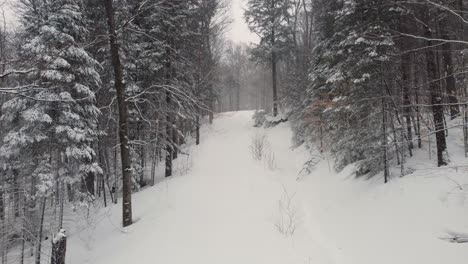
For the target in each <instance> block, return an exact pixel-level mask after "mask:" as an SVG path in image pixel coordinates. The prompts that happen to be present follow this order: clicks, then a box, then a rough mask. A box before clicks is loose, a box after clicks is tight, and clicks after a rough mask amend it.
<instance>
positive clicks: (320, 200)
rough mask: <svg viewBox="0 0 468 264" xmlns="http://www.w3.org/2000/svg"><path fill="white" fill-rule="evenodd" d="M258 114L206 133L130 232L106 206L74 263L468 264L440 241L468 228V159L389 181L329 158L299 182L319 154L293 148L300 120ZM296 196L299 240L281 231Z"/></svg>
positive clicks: (74, 241) (139, 197) (217, 124)
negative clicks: (269, 122)
mask: <svg viewBox="0 0 468 264" xmlns="http://www.w3.org/2000/svg"><path fill="white" fill-rule="evenodd" d="M252 115H253V112H237V113H223V114H219V115H218V116H217V118H216V119H215V120H214V124H213V125H212V126H204V127H203V129H202V140H201V142H202V143H201V145H200V146H198V147H194V149H193V151H192V155H193V158H192V160H193V161H192V163H193V166H192V167H191V169H190V170H188V171H187V173H186V174H185V175H179V176H175V177H172V178H170V179H165V180H163V181H161V182H159V183H158V184H157V185H155V186H154V187H150V188H147V189H145V190H143V191H141V192H139V193H135V194H134V195H133V213H134V220H135V223H134V224H133V225H131V226H130V227H128V228H121V227H120V226H121V204H120V201H119V204H118V205H115V206H113V207H111V208H110V209H109V208H108V209H102V210H100V211H99V214H98V216H96V217H95V218H94V220H92V221H91V220H90V221H89V222H90V223H91V227H88V226H81V227H78V226H77V227H76V228H74V229H72V230H70V232H69V234H68V238H69V241H68V249H67V254H68V255H67V263H69V264H82V263H92V264H111V263H112V264H124V263H125V264H128V263H139V264H147V263H148V264H149V263H161V264H187V263H193V264H231V263H232V264H276V263H278V264H280V263H281V264H311V263H314V264H329V263H337V264H376V263H378V264H386V263H389V264H390V263H392V264H405V263H408V264H443V263H451V264H457V263H460V264H461V263H467V261H468V244H456V243H448V242H447V241H444V240H441V239H440V238H441V237H444V236H447V231H456V232H466V231H467V230H468V208H467V205H466V202H465V199H466V194H467V193H466V191H465V188H466V184H467V183H468V179H467V178H468V177H467V173H466V168H464V167H461V166H462V165H460V164H461V163H462V162H463V160H464V158H463V159H462V158H460V159H459V160H457V159H455V158H452V167H454V164H455V166H460V167H459V168H458V167H457V168H446V169H443V170H440V169H427V168H433V167H434V165H433V164H432V163H433V162H434V161H432V163H431V162H428V163H427V164H426V163H423V162H419V163H418V162H416V161H417V160H425V159H427V157H424V158H422V157H421V158H420V159H418V155H424V154H423V152H420V153H416V155H415V156H416V157H415V158H414V159H413V160H411V161H410V162H409V165H408V168H412V169H414V170H415V169H418V168H424V170H415V171H414V173H412V174H410V175H407V176H405V177H403V178H399V177H397V176H394V177H393V178H392V179H391V181H390V183H388V184H383V183H382V178H381V177H375V178H373V179H371V180H365V179H355V178H354V177H353V175H352V174H353V167H352V166H349V167H347V168H346V169H345V170H344V171H342V172H341V173H336V172H335V171H334V170H333V169H332V167H330V165H329V164H332V163H333V162H332V160H329V159H327V158H324V159H323V160H322V161H321V162H320V163H319V164H318V165H317V166H316V168H315V169H314V170H312V172H311V173H310V175H307V176H305V177H302V178H300V179H299V180H297V179H298V174H299V172H300V171H301V169H302V167H303V164H304V162H306V161H307V160H308V158H309V155H310V151H309V150H307V149H306V148H305V147H300V148H297V149H291V145H292V143H291V140H290V139H291V138H292V134H291V131H290V128H289V124H288V123H282V124H279V125H278V126H276V127H274V128H269V129H264V128H254V127H253V120H252V119H251V117H252ZM258 133H265V135H266V136H267V138H268V142H269V144H268V145H269V147H267V149H268V150H267V151H268V152H269V153H270V155H269V157H270V158H269V160H270V163H271V160H274V161H273V162H274V163H275V164H274V165H275V166H273V167H272V166H269V165H268V162H266V161H263V162H262V161H256V160H254V159H253V158H252V155H251V152H250V148H249V146H250V144H251V138H252V137H253V136H254V135H255V134H258ZM457 144H458V143H457V141H456V140H454V141H453V142H452V143H451V144H449V148H450V147H453V148H456V147H460V146H459V145H457ZM271 157H274V158H271ZM418 166H419V167H418ZM395 171H397V168H393V169H392V175H398V174H397V173H396V172H395ZM285 192H286V193H287V194H288V195H289V196H290V197H293V198H292V200H291V210H290V211H292V212H293V213H294V216H295V217H296V220H295V221H294V224H295V226H296V229H295V232H294V234H293V235H291V236H286V235H283V234H281V233H280V232H279V231H278V229H277V227H276V226H277V225H278V223H279V222H278V221H279V220H280V219H284V215H282V214H281V213H280V210H279V204H280V201H283V202H284V199H283V197H284V196H285ZM282 217H283V218H282ZM286 218H287V217H286Z"/></svg>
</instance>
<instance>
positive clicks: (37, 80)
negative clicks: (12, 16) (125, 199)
mask: <svg viewBox="0 0 468 264" xmlns="http://www.w3.org/2000/svg"><path fill="white" fill-rule="evenodd" d="M30 3H31V5H24V16H23V20H22V23H23V25H24V27H25V35H24V39H25V42H26V44H25V45H24V46H23V49H22V54H21V56H23V57H26V58H28V61H29V65H34V70H33V71H31V72H30V73H29V74H28V76H27V80H28V81H29V82H31V83H34V88H33V89H28V90H26V91H24V92H21V93H20V95H21V96H16V97H13V98H11V99H10V100H9V101H7V102H6V103H4V104H3V106H2V111H3V116H2V119H3V120H4V121H6V122H8V124H9V125H8V127H9V131H8V133H7V134H6V135H5V137H4V138H3V141H4V144H3V146H2V148H1V149H2V151H1V155H2V157H3V158H4V159H8V160H16V161H21V160H22V161H24V160H27V161H29V162H27V163H26V164H27V165H26V166H25V165H24V164H23V165H22V166H20V167H18V168H17V169H18V170H19V173H20V174H21V175H29V174H32V175H33V176H34V177H35V178H36V179H37V180H38V181H39V182H40V183H41V184H40V185H39V186H38V187H37V189H38V191H39V193H41V194H42V195H48V194H50V192H51V191H52V189H53V186H54V184H53V183H54V182H55V181H61V182H66V183H67V184H74V183H77V182H79V181H84V180H85V179H87V178H90V177H91V178H92V177H94V175H96V174H98V173H101V169H100V167H99V166H98V165H97V163H95V160H94V159H95V152H94V150H93V148H92V144H93V142H94V141H95V140H96V139H97V136H98V130H97V129H96V128H97V117H98V116H99V114H100V111H99V109H98V108H97V107H96V106H95V96H94V92H93V90H94V89H95V88H96V87H98V86H99V85H100V82H101V81H100V77H99V74H98V73H97V69H98V68H99V67H100V66H99V63H98V62H97V61H96V60H94V59H93V58H92V57H90V56H89V54H88V53H87V52H86V50H85V49H84V48H83V45H84V43H83V40H84V39H83V36H85V35H86V25H85V24H83V19H82V14H81V10H80V7H79V6H78V5H77V4H76V1H72V0H59V1H42V2H40V3H39V2H35V1H34V4H32V3H33V2H30ZM28 158H29V159H28ZM88 191H91V190H87V191H86V192H88ZM85 194H86V195H87V193H85ZM90 194H92V192H90Z"/></svg>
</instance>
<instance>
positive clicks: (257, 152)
mask: <svg viewBox="0 0 468 264" xmlns="http://www.w3.org/2000/svg"><path fill="white" fill-rule="evenodd" d="M267 145H268V139H267V136H266V135H265V134H264V133H257V134H255V135H253V136H252V139H251V144H250V152H251V153H252V157H253V158H254V159H255V160H258V161H260V160H262V158H263V156H264V155H265V150H266V148H267Z"/></svg>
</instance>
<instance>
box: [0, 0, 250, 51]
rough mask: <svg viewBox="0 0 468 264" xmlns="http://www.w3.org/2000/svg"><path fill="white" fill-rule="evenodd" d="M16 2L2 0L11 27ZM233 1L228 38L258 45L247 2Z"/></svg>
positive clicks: (0, 2)
mask: <svg viewBox="0 0 468 264" xmlns="http://www.w3.org/2000/svg"><path fill="white" fill-rule="evenodd" d="M15 1H16V0H0V5H1V6H0V7H1V8H2V9H3V10H4V11H5V15H6V20H7V24H8V25H11V24H12V23H14V22H13V21H14V20H15V13H14V11H13V10H12V8H11V6H12V5H13V3H14V2H15ZM228 1H231V3H230V4H231V12H230V14H231V18H232V24H231V25H230V28H229V30H228V32H227V34H226V37H228V38H229V39H231V40H232V41H234V42H244V43H246V44H249V43H251V42H254V43H258V37H257V36H256V35H255V34H253V33H251V32H250V30H249V28H248V27H247V24H246V23H245V20H244V7H245V4H246V2H247V0H228Z"/></svg>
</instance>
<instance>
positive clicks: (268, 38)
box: [246, 0, 468, 181]
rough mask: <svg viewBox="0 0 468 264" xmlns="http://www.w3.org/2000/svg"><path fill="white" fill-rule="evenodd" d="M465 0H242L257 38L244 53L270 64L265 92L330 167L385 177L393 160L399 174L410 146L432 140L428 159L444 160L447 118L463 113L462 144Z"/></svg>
mask: <svg viewBox="0 0 468 264" xmlns="http://www.w3.org/2000/svg"><path fill="white" fill-rule="evenodd" d="M466 5H467V2H466V1H463V0H459V1H439V0H412V1H384V0H350V1H339V0H332V1H328V0H326V1H325V0H273V1H271V0H250V1H249V2H248V8H249V9H248V11H247V12H246V21H247V22H248V23H249V26H250V28H251V29H252V31H253V32H255V33H257V34H258V35H259V37H260V38H261V41H260V43H259V44H258V45H255V46H254V47H253V49H252V52H251V55H252V57H253V58H254V59H255V61H257V62H258V63H263V65H265V67H268V68H270V69H271V72H272V77H271V80H272V85H271V87H272V90H273V91H276V90H278V98H277V97H273V101H274V102H278V105H279V106H280V110H281V111H282V112H285V113H286V114H287V115H288V116H289V119H290V120H292V121H293V127H294V131H295V140H296V141H297V143H298V144H300V143H302V142H304V141H315V142H317V143H318V145H319V146H320V148H321V150H324V149H325V148H327V149H328V150H330V151H331V152H332V153H333V154H334V156H335V161H336V163H335V167H336V168H337V169H338V170H340V169H342V168H344V167H345V166H347V165H348V164H352V163H356V164H357V165H358V171H357V174H358V175H368V176H369V175H374V174H376V173H377V172H380V171H384V172H385V181H387V180H388V177H389V170H388V168H389V166H390V165H391V164H394V163H397V164H399V165H400V166H401V175H405V174H406V170H405V160H406V158H407V157H410V156H412V155H413V152H414V150H415V149H418V148H423V147H428V148H429V151H430V153H431V151H432V149H431V148H435V153H436V155H435V157H436V160H437V162H436V165H437V166H445V165H447V164H449V162H450V160H449V156H450V155H449V153H450V150H449V149H447V142H446V136H447V135H448V133H450V129H454V128H455V127H449V125H448V122H447V121H449V120H451V119H456V118H459V120H460V121H461V122H459V123H460V125H457V126H456V127H457V128H459V129H463V130H464V142H465V149H466V150H468V149H467V148H466V146H468V144H467V142H468V133H467V128H466V127H467V126H466V124H467V118H466V102H465V101H466V78H465V74H466V73H465V72H466V66H465V64H466V54H465V53H466V47H467V42H466V40H465V38H466V30H465V28H466V26H467V20H466V12H465V9H466ZM279 54H282V56H279ZM275 68H276V70H275ZM275 73H276V75H275ZM275 79H278V85H275V84H274V83H275ZM276 107H278V106H277V105H276V104H273V106H272V107H269V108H273V114H275V108H276ZM426 142H427V143H426Z"/></svg>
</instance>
